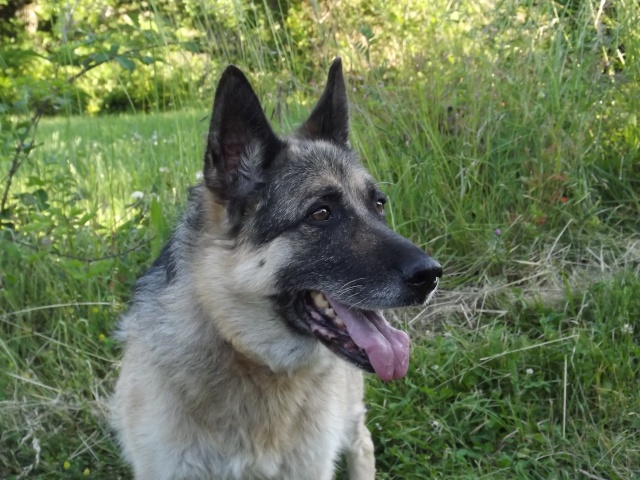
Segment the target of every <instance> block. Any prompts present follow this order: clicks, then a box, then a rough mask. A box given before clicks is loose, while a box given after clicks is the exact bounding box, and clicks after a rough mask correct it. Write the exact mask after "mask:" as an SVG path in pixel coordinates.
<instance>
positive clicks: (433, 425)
mask: <svg viewBox="0 0 640 480" xmlns="http://www.w3.org/2000/svg"><path fill="white" fill-rule="evenodd" d="M431 428H433V429H434V430H435V431H436V432H437V433H440V432H441V431H442V424H441V423H440V422H439V421H438V420H432V421H431Z"/></svg>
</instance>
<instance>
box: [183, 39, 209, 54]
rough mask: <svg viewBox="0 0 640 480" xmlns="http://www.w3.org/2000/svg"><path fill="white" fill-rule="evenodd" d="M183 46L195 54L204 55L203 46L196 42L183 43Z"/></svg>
mask: <svg viewBox="0 0 640 480" xmlns="http://www.w3.org/2000/svg"><path fill="white" fill-rule="evenodd" d="M181 45H182V46H183V47H184V48H185V49H186V50H188V51H189V52H193V53H203V51H204V50H203V49H202V44H201V43H200V42H196V41H194V40H189V41H188V42H182V43H181Z"/></svg>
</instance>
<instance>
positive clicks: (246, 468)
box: [203, 373, 362, 479]
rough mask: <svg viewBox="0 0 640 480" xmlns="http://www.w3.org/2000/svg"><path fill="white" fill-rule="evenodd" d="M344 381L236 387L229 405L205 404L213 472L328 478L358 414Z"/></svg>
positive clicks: (225, 475)
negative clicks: (235, 392) (218, 470)
mask: <svg viewBox="0 0 640 480" xmlns="http://www.w3.org/2000/svg"><path fill="white" fill-rule="evenodd" d="M344 380H345V379H344V377H342V378H341V375H340V373H338V378H335V379H332V378H324V379H314V381H312V380H311V379H309V381H307V382H303V384H293V385H286V384H282V385H273V384H269V385H268V386H266V387H265V386H259V385H247V384H244V385H237V387H238V390H237V393H238V395H237V396H235V399H234V402H226V403H225V404H224V405H225V406H224V407H223V408H219V407H220V406H219V405H218V406H216V405H215V404H211V405H210V408H209V409H208V410H209V411H208V412H207V415H206V417H207V422H206V428H207V433H208V435H207V436H209V438H210V440H211V442H207V443H208V446H209V448H211V449H212V451H211V453H212V456H211V458H213V459H215V460H214V462H213V464H214V465H213V468H214V469H216V468H222V469H223V470H224V471H220V472H219V474H220V476H221V477H222V478H229V479H235V478H238V479H252V478H255V479H288V478H290V479H304V478H314V479H316V478H319V479H322V478H331V475H332V471H333V464H334V462H335V460H336V458H337V456H338V455H339V453H340V452H341V451H342V449H343V448H344V446H345V445H346V443H347V439H348V436H349V430H350V429H351V428H353V427H352V426H353V425H354V424H355V422H356V421H357V419H358V418H359V415H361V414H362V407H361V406H360V405H361V398H357V397H356V398H353V396H354V393H356V392H354V391H352V387H349V385H348V384H347V382H345V381H344ZM358 407H359V408H358ZM203 426H205V425H203ZM220 458H223V459H226V461H222V462H220V461H219V459H220Z"/></svg>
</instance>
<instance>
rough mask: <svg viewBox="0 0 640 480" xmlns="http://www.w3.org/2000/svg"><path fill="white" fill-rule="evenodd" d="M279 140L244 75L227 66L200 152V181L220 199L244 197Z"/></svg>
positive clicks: (257, 179) (257, 180)
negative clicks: (201, 157) (202, 157)
mask: <svg viewBox="0 0 640 480" xmlns="http://www.w3.org/2000/svg"><path fill="white" fill-rule="evenodd" d="M280 148H281V142H280V140H279V139H278V137H277V136H276V134H275V133H274V132H273V130H272V129H271V126H270V125H269V122H268V121H267V118H266V117H265V115H264V112H263V110H262V107H261V106H260V101H259V100H258V97H257V96H256V94H255V92H254V91H253V88H251V84H250V83H249V81H248V80H247V77H245V76H244V74H243V73H242V72H241V71H240V70H239V69H238V68H237V67H235V66H233V65H229V66H228V67H227V68H226V69H225V71H224V72H223V74H222V77H221V78H220V82H219V83H218V88H217V89H216V95H215V99H214V101H213V112H212V114H211V124H210V125H209V135H208V137H207V146H206V150H205V155H204V172H203V174H204V181H205V184H206V185H207V187H208V188H209V189H211V190H212V191H213V192H214V193H215V194H216V195H217V196H218V197H219V198H220V199H221V200H224V201H233V200H234V199H236V198H241V197H245V196H246V195H248V194H249V193H251V192H252V191H254V190H255V189H256V187H257V186H258V185H259V184H260V183H261V176H262V175H261V174H262V170H263V169H264V168H266V166H267V165H268V163H269V162H270V161H271V160H272V159H273V158H274V157H275V155H276V154H277V153H278V150H279V149H280Z"/></svg>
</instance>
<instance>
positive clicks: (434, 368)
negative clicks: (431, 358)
mask: <svg viewBox="0 0 640 480" xmlns="http://www.w3.org/2000/svg"><path fill="white" fill-rule="evenodd" d="M431 368H432V369H433V370H438V369H439V368H440V367H439V366H438V365H432V366H431Z"/></svg>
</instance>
